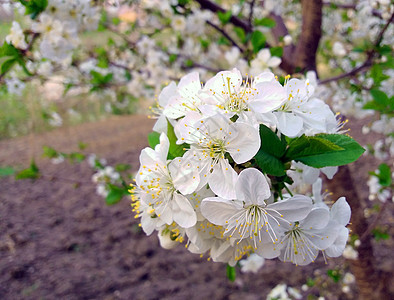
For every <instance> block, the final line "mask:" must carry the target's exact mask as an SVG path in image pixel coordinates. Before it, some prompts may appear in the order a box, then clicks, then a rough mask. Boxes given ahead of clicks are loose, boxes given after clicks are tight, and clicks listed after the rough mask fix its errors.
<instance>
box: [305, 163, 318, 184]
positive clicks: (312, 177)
mask: <svg viewBox="0 0 394 300" xmlns="http://www.w3.org/2000/svg"><path fill="white" fill-rule="evenodd" d="M319 174H320V171H319V169H316V168H312V167H309V166H304V167H303V171H302V175H303V177H304V181H305V183H308V184H313V183H314V182H315V181H316V180H317V179H318V178H319Z"/></svg>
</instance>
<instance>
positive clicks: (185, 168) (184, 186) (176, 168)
mask: <svg viewBox="0 0 394 300" xmlns="http://www.w3.org/2000/svg"><path fill="white" fill-rule="evenodd" d="M168 169H169V171H170V174H171V177H172V182H173V184H174V187H175V189H177V190H179V191H180V192H181V193H182V194H183V195H187V194H191V193H193V192H194V191H195V190H196V188H197V187H198V185H199V183H200V176H199V175H198V171H197V169H196V167H195V166H193V165H192V164H191V163H188V161H185V160H184V159H182V158H176V159H174V160H173V161H172V162H171V163H170V164H169V165H168Z"/></svg>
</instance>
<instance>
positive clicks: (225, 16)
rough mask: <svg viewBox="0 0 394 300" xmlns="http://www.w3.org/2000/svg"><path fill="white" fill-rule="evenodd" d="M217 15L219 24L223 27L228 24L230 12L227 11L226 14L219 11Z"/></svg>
mask: <svg viewBox="0 0 394 300" xmlns="http://www.w3.org/2000/svg"><path fill="white" fill-rule="evenodd" d="M217 15H218V18H219V20H220V22H221V23H222V24H223V25H225V24H227V23H228V22H230V19H231V10H228V11H226V12H221V11H219V12H218V13H217Z"/></svg>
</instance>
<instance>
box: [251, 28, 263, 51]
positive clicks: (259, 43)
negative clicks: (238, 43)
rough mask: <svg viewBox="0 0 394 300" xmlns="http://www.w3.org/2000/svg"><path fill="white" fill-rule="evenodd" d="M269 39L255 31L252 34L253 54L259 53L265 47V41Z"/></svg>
mask: <svg viewBox="0 0 394 300" xmlns="http://www.w3.org/2000/svg"><path fill="white" fill-rule="evenodd" d="M266 40H267V38H266V37H265V35H264V34H263V33H262V32H261V31H258V30H256V31H254V32H253V34H252V39H251V41H252V46H253V52H254V53H257V52H259V51H260V50H261V49H262V48H264V46H265V41H266Z"/></svg>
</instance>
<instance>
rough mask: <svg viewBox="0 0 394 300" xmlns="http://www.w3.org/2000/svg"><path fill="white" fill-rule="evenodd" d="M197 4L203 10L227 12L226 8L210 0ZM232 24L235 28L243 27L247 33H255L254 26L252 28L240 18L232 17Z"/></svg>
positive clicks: (198, 0)
mask: <svg viewBox="0 0 394 300" xmlns="http://www.w3.org/2000/svg"><path fill="white" fill-rule="evenodd" d="M195 1H196V2H197V3H199V4H200V6H201V8H203V9H207V10H210V11H212V12H215V13H216V12H226V10H225V9H224V8H222V7H221V6H219V5H217V4H216V3H214V2H211V1H209V0H195ZM230 22H231V23H232V24H234V25H235V26H238V27H241V28H242V29H243V30H245V32H247V33H249V32H252V31H253V28H252V26H250V25H249V24H248V23H246V22H245V21H243V20H241V19H240V18H238V17H236V16H233V15H232V16H231V18H230Z"/></svg>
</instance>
